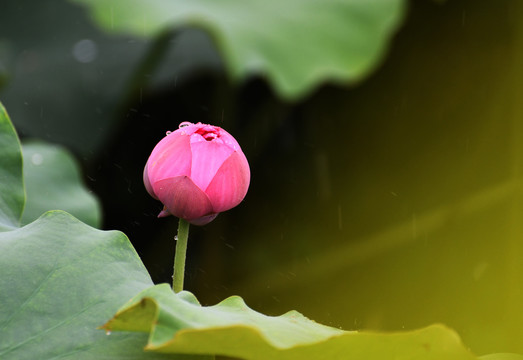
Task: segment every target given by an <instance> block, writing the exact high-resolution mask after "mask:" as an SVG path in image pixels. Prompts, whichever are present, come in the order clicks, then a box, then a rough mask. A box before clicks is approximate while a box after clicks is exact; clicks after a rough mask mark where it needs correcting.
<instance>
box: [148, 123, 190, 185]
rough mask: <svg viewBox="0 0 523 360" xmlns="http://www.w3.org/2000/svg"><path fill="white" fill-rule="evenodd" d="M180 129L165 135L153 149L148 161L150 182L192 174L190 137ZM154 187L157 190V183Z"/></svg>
mask: <svg viewBox="0 0 523 360" xmlns="http://www.w3.org/2000/svg"><path fill="white" fill-rule="evenodd" d="M180 130H183V128H182V129H180ZM180 130H177V131H175V132H174V133H171V134H169V135H167V136H166V137H164V138H163V139H162V140H161V141H160V142H159V143H158V144H157V145H156V147H155V148H154V149H153V152H152V153H151V156H150V157H149V160H148V161H147V164H148V165H147V169H148V170H147V173H148V178H149V182H150V184H155V183H156V182H158V181H160V180H163V179H167V178H172V177H176V176H185V175H187V176H188V175H190V174H191V146H190V143H189V141H190V137H189V136H188V135H184V134H182V133H181V132H180ZM152 187H153V189H155V190H156V186H155V185H153V186H152Z"/></svg>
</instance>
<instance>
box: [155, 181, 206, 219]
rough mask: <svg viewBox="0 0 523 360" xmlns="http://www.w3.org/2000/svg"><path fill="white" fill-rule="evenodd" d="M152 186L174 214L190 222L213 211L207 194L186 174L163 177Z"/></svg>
mask: <svg viewBox="0 0 523 360" xmlns="http://www.w3.org/2000/svg"><path fill="white" fill-rule="evenodd" d="M153 186H154V189H155V193H156V195H157V196H158V199H159V200H160V201H161V202H162V203H163V204H164V205H165V207H166V208H167V210H169V212H170V213H171V214H173V215H174V216H177V217H179V218H182V219H185V220H187V221H189V222H190V221H191V220H194V219H198V218H201V217H203V216H207V215H211V214H213V213H214V212H213V209H212V206H211V202H210V201H209V198H208V197H207V195H206V194H205V193H204V192H203V191H202V190H200V189H199V188H198V187H197V186H196V185H195V184H194V183H193V182H192V181H191V179H190V178H189V177H187V176H177V177H173V178H168V179H163V180H160V181H158V182H156V183H154V185H153Z"/></svg>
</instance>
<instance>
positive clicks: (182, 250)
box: [173, 219, 189, 293]
mask: <svg viewBox="0 0 523 360" xmlns="http://www.w3.org/2000/svg"><path fill="white" fill-rule="evenodd" d="M188 239H189V223H188V222H187V221H185V220H184V219H180V222H179V223H178V236H177V240H176V253H175V254H174V273H173V290H174V292H176V293H178V292H180V291H182V290H183V278H184V273H185V254H186V253H187V240H188Z"/></svg>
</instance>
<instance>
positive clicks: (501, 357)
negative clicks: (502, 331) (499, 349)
mask: <svg viewBox="0 0 523 360" xmlns="http://www.w3.org/2000/svg"><path fill="white" fill-rule="evenodd" d="M479 360H523V355H519V354H490V355H484V356H480V357H479Z"/></svg>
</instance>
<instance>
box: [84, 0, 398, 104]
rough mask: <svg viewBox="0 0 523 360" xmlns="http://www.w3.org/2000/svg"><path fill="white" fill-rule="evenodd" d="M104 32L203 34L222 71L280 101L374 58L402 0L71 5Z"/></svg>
mask: <svg viewBox="0 0 523 360" xmlns="http://www.w3.org/2000/svg"><path fill="white" fill-rule="evenodd" d="M74 1H76V2H79V3H83V4H85V5H88V6H89V7H90V8H91V10H92V12H93V14H94V17H95V18H96V20H97V21H98V22H99V23H100V24H101V25H102V26H103V27H105V28H106V29H107V30H110V31H120V32H122V31H124V32H129V33H133V34H134V35H150V34H155V33H158V32H159V31H160V30H162V29H165V28H168V27H173V28H177V27H182V26H188V25H189V26H195V27H200V28H203V29H204V30H206V31H207V32H208V33H209V34H210V36H211V37H212V38H213V39H214V40H215V42H216V44H217V47H218V49H219V51H220V52H221V53H222V55H223V57H224V60H225V63H226V66H227V68H228V71H229V73H230V74H231V76H232V77H233V78H234V79H235V80H241V79H243V78H245V77H246V76H247V75H249V74H252V73H259V74H264V75H265V76H266V77H267V78H268V79H269V80H270V81H271V82H272V83H273V84H274V86H275V88H276V90H277V91H278V92H279V93H280V94H281V95H282V96H285V97H287V98H297V97H299V96H303V95H304V94H305V93H306V92H307V91H310V90H311V89H312V88H313V87H314V86H316V85H317V84H318V83H321V82H323V81H325V80H334V81H343V82H348V81H356V80H359V79H361V78H362V77H363V76H365V75H367V74H368V73H369V72H370V71H371V70H372V69H373V68H374V67H375V66H376V64H377V63H378V62H379V60H380V59H381V58H382V56H383V54H384V51H385V49H386V47H387V44H388V41H389V39H390V38H391V36H392V35H393V34H394V32H395V30H396V29H397V27H398V25H399V23H400V21H401V19H402V17H403V13H404V7H405V1H403V0H378V1H367V0H327V1H325V0H287V1H275V0H274V1H268V0H244V1H234V0H225V1H223V0H222V1H214V0H192V1H185V0H132V1H129V0H111V1H107V0H74Z"/></svg>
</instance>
